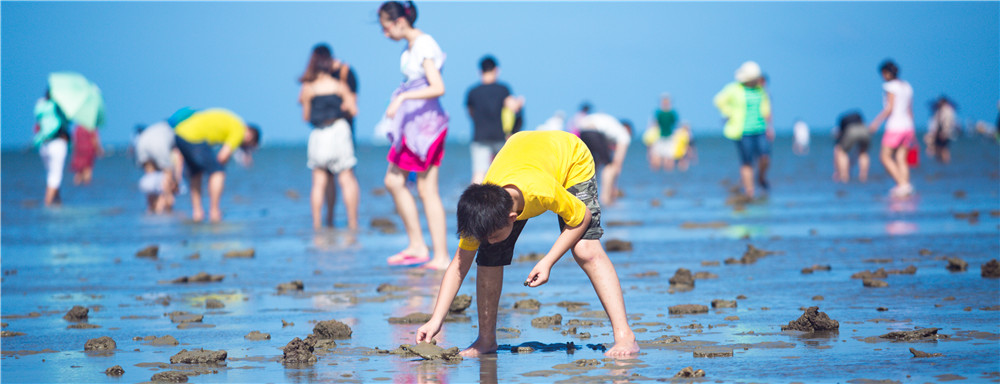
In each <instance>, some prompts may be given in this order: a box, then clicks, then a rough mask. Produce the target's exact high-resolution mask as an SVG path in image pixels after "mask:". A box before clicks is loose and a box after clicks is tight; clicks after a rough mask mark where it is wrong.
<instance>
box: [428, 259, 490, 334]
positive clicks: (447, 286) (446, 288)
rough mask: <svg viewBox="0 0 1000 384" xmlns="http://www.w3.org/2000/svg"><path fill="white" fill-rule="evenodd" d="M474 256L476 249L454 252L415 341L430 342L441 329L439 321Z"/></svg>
mask: <svg viewBox="0 0 1000 384" xmlns="http://www.w3.org/2000/svg"><path fill="white" fill-rule="evenodd" d="M475 258H476V251H467V250H464V249H462V248H459V249H458V252H455V258H453V259H451V263H449V264H448V268H447V269H445V271H444V277H443V278H441V289H439V290H438V296H437V300H435V302H434V312H433V313H432V314H431V319H430V320H429V321H427V323H425V324H424V325H422V326H420V328H419V329H417V336H416V341H417V342H418V343H419V342H421V341H427V342H430V341H431V339H433V338H434V336H435V335H437V334H438V332H440V331H441V323H443V322H444V317H445V316H447V315H448V308H449V307H451V302H452V301H453V300H455V295H456V294H458V289H459V288H460V287H461V286H462V281H463V280H465V275H466V274H468V273H469V268H471V267H472V261H473V260H474V259H475Z"/></svg>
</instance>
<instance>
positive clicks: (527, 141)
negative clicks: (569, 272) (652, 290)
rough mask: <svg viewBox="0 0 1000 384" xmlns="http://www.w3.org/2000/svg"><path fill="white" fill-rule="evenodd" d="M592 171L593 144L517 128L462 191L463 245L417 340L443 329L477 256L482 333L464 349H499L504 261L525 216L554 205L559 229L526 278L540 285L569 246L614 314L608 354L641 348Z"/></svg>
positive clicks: (618, 354)
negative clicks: (608, 245)
mask: <svg viewBox="0 0 1000 384" xmlns="http://www.w3.org/2000/svg"><path fill="white" fill-rule="evenodd" d="M595 173H596V172H595V170H594V159H593V157H592V156H591V155H590V150H588V149H587V146H586V145H585V144H584V143H583V141H581V140H580V139H579V138H577V137H576V136H575V135H573V134H571V133H568V132H561V131H541V132H520V133H516V134H514V135H513V136H511V137H510V139H509V140H508V141H507V143H506V144H504V146H503V148H501V149H500V152H499V153H498V154H497V157H496V159H494V161H493V163H492V164H491V165H490V168H489V170H488V171H487V172H486V177H485V179H484V180H485V182H484V184H472V185H470V186H469V187H468V188H466V189H465V192H463V193H462V196H461V198H459V201H458V233H459V235H460V236H461V240H460V241H459V245H458V247H459V249H458V251H457V252H456V254H455V257H454V258H453V259H452V260H451V263H450V264H448V268H447V269H446V270H445V274H444V277H443V278H442V280H441V289H440V291H439V292H438V297H437V300H436V301H435V304H434V312H433V314H432V316H431V319H430V321H428V322H427V323H426V324H424V325H423V326H421V327H420V328H419V329H418V330H417V335H416V341H417V342H421V341H431V339H433V338H434V336H436V335H437V334H438V333H439V332H440V331H441V324H442V322H443V321H444V318H445V316H446V315H447V314H448V308H449V307H450V306H451V302H452V301H453V300H454V298H455V294H456V293H458V289H459V287H460V286H461V285H462V280H464V279H465V275H466V274H468V272H469V268H471V267H472V261H473V259H475V261H476V263H477V265H478V266H477V269H476V271H477V272H476V273H477V275H476V306H477V307H478V309H479V337H478V338H477V339H476V341H475V342H473V343H472V345H471V346H469V348H466V349H465V350H464V351H462V355H463V356H479V355H482V354H487V353H494V352H496V350H497V348H498V346H497V339H496V326H497V324H496V323H497V306H498V305H499V300H500V291H501V285H502V283H503V268H504V266H506V265H510V263H511V259H512V258H513V255H514V243H515V242H516V241H517V238H518V236H519V235H520V233H521V230H522V229H523V228H524V224H525V223H526V222H527V220H528V219H530V218H532V217H535V216H538V215H541V214H542V213H545V212H546V211H552V212H555V213H556V214H557V215H559V224H560V225H559V226H560V229H561V233H560V234H559V237H557V238H556V241H555V244H553V245H552V249H550V250H549V252H548V253H547V254H546V255H545V256H544V257H543V258H542V259H541V260H539V261H538V263H537V264H535V267H534V268H532V270H531V272H530V273H529V274H528V277H527V279H526V280H525V282H524V284H525V285H527V286H530V287H538V286H541V285H542V284H545V283H546V282H548V281H549V273H550V271H551V269H552V266H553V265H555V263H556V262H557V261H559V258H561V257H562V256H563V254H565V253H566V251H572V252H573V258H574V259H575V260H576V262H577V264H579V265H580V267H581V268H583V270H584V272H586V273H587V276H588V277H589V278H590V282H591V284H593V286H594V291H596V292H597V297H598V298H599V299H600V300H601V304H602V305H603V306H604V311H605V312H607V314H608V318H610V319H611V327H612V329H613V331H614V339H615V344H614V346H613V347H611V349H609V350H608V351H607V352H605V355H606V356H609V357H627V356H635V355H636V354H638V353H639V345H638V344H636V342H635V334H634V333H632V329H631V328H630V327H629V325H628V318H627V317H626V314H625V300H624V298H623V296H622V289H621V284H620V283H619V281H618V274H617V272H615V267H614V265H613V264H612V263H611V259H610V258H608V255H607V253H605V252H604V247H603V246H602V245H601V241H600V238H601V235H602V234H603V233H604V230H603V229H601V206H600V204H599V203H598V199H597V182H596V180H595Z"/></svg>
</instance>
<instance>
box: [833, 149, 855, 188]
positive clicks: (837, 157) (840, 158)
mask: <svg viewBox="0 0 1000 384" xmlns="http://www.w3.org/2000/svg"><path fill="white" fill-rule="evenodd" d="M833 166H834V170H835V171H834V173H833V177H834V180H836V181H839V182H841V183H846V182H848V181H851V158H850V157H848V156H847V152H845V151H844V149H843V148H840V146H839V145H838V146H835V147H833Z"/></svg>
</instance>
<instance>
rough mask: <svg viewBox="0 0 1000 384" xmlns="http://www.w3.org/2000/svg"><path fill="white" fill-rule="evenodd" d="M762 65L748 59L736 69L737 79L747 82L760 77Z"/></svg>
mask: <svg viewBox="0 0 1000 384" xmlns="http://www.w3.org/2000/svg"><path fill="white" fill-rule="evenodd" d="M760 75H761V72H760V65H757V63H756V62H754V61H747V62H745V63H743V64H742V65H740V67H739V68H737V69H736V81H738V82H741V83H746V82H748V81H752V80H757V79H759V78H760Z"/></svg>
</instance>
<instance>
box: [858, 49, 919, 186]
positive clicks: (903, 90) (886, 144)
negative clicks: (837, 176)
mask: <svg viewBox="0 0 1000 384" xmlns="http://www.w3.org/2000/svg"><path fill="white" fill-rule="evenodd" d="M879 73H880V74H881V75H882V79H883V80H885V82H884V83H882V91H883V92H884V97H883V99H882V104H883V108H882V111H881V112H879V114H878V116H875V119H874V120H872V122H871V124H870V126H869V129H871V131H872V133H875V132H877V131H878V129H879V127H880V126H882V123H883V122H885V134H883V135H882V151H881V154H880V155H879V158H880V159H881V160H882V165H883V166H885V170H886V172H888V173H889V176H892V179H893V180H895V181H896V186H895V187H893V188H892V189H891V190H889V195H891V196H893V197H905V196H909V195H912V194H913V185H912V184H910V166H909V164H908V163H907V152H908V151H910V148H911V147H914V146H916V145H917V144H916V134H915V133H914V127H913V125H914V124H913V87H911V86H910V83H908V82H906V81H903V80H901V79H900V78H899V67H898V66H896V63H895V62H893V61H892V60H886V61H884V62H882V64H881V65H880V66H879Z"/></svg>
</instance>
